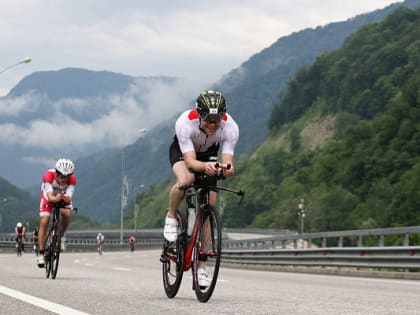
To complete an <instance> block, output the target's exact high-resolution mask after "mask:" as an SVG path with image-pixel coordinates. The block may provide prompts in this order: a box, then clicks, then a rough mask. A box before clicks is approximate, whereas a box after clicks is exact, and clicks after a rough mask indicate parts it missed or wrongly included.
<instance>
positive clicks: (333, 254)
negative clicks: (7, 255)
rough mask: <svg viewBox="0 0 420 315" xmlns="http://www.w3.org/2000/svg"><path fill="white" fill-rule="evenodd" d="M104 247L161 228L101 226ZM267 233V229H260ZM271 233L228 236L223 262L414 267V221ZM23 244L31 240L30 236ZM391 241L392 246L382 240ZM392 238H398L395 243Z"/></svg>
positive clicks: (87, 241) (418, 256) (7, 237)
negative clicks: (364, 227) (404, 224)
mask: <svg viewBox="0 0 420 315" xmlns="http://www.w3.org/2000/svg"><path fill="white" fill-rule="evenodd" d="M101 232H102V233H103V234H104V235H105V246H104V248H105V250H109V251H114V250H127V248H128V242H127V241H126V240H127V239H128V237H129V235H131V234H135V235H136V247H138V248H159V247H161V246H162V242H163V238H162V230H161V229H153V230H138V231H125V232H124V240H125V241H124V242H123V243H121V240H120V234H119V231H115V230H110V231H101ZM224 232H229V233H232V232H233V233H247V234H249V233H258V234H260V236H261V234H263V233H261V230H247V229H225V231H224ZM265 232H267V231H265ZM97 233H98V231H69V232H68V233H66V238H67V250H68V251H96V235H97ZM270 234H271V236H269V237H259V238H247V239H240V240H233V239H229V238H224V239H223V260H222V261H223V262H226V263H234V264H242V265H243V264H245V265H264V266H321V267H326V266H334V267H368V268H377V269H380V268H392V269H402V270H420V244H413V245H410V240H411V239H412V240H415V241H416V242H417V243H420V226H412V227H401V228H385V229H370V230H350V231H335V232H320V233H305V234H297V233H292V232H287V231H282V234H278V232H277V231H270ZM27 243H28V244H32V238H31V236H29V237H28V240H27ZM389 243H392V246H387V244H389ZM396 243H399V244H397V245H396ZM14 246H15V240H14V235H13V234H12V233H8V234H0V252H1V251H4V250H7V251H10V250H11V249H13V248H14Z"/></svg>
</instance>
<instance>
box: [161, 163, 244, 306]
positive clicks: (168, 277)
mask: <svg viewBox="0 0 420 315" xmlns="http://www.w3.org/2000/svg"><path fill="white" fill-rule="evenodd" d="M216 166H217V167H218V168H219V170H221V167H220V166H219V165H218V164H216ZM227 168H230V165H227ZM220 179H223V176H222V175H221V172H219V174H218V175H217V176H216V178H214V177H210V176H207V175H206V174H204V173H195V181H194V184H193V185H191V186H181V187H179V189H181V190H183V191H185V193H186V196H185V208H186V209H185V211H181V210H178V211H177V221H178V238H177V240H176V241H175V242H169V241H167V240H166V239H165V240H164V244H163V249H162V254H161V258H160V261H161V262H162V276H163V286H164V289H165V293H166V295H167V296H168V297H169V298H174V297H175V296H176V294H177V293H178V290H179V287H180V285H181V280H182V276H183V273H184V271H187V270H189V269H190V268H191V269H192V276H193V290H194V291H195V294H196V297H197V299H198V300H199V301H200V302H207V301H208V300H209V299H210V297H211V295H212V294H213V291H214V288H215V287H216V282H217V276H218V273H219V267H220V260H221V255H222V226H221V221H220V217H219V214H218V212H217V211H216V210H215V208H214V207H213V206H211V205H210V203H209V200H210V191H227V192H230V193H233V194H236V195H237V196H240V197H241V200H240V202H239V203H241V202H242V200H243V198H244V196H245V192H244V191H242V190H233V189H230V188H225V187H221V186H218V185H217V183H218V182H219V180H220ZM190 211H192V213H191V212H190ZM191 215H192V216H194V215H195V220H194V221H192V222H193V228H192V227H191V226H190V227H189V228H188V224H187V222H188V221H189V219H190V221H191V218H188V216H191ZM191 229H192V232H191V234H190V235H189V233H188V232H189V231H188V230H191ZM200 262H205V263H206V268H205V269H206V272H207V275H208V279H209V281H210V282H209V285H208V286H200V284H199V281H198V279H199V275H198V267H199V264H200Z"/></svg>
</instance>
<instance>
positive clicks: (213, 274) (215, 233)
mask: <svg viewBox="0 0 420 315" xmlns="http://www.w3.org/2000/svg"><path fill="white" fill-rule="evenodd" d="M202 213H203V216H204V217H203V221H202V222H204V224H209V227H210V235H211V237H210V238H208V240H207V243H208V242H210V244H207V245H208V246H206V247H207V248H203V246H202V245H203V243H204V242H205V240H204V235H203V232H204V230H205V229H206V226H201V227H200V231H199V234H198V237H197V240H196V243H195V246H194V258H193V260H194V262H193V268H192V273H193V288H194V291H195V295H196V297H197V299H198V300H199V301H200V302H202V303H205V302H207V301H208V300H209V299H210V297H211V296H212V294H213V291H214V288H215V287H216V283H217V277H218V274H219V267H220V259H221V256H222V227H221V223H220V218H219V215H218V213H217V212H216V210H215V209H214V208H213V207H212V206H210V205H209V206H208V207H207V209H205V210H204V211H203V212H202ZM207 220H208V223H206V221H207ZM203 260H204V261H207V262H206V268H205V269H206V272H207V274H208V278H209V280H210V284H209V286H207V287H202V286H200V285H199V283H198V272H197V271H198V264H199V261H203Z"/></svg>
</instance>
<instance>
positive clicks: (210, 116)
mask: <svg viewBox="0 0 420 315" xmlns="http://www.w3.org/2000/svg"><path fill="white" fill-rule="evenodd" d="M196 108H197V111H198V113H199V114H200V116H201V118H202V119H203V120H216V121H219V120H220V119H222V118H223V115H224V114H225V113H226V101H225V98H224V96H223V94H222V92H217V91H211V90H209V91H204V92H201V94H200V96H199V97H198V98H197V103H196Z"/></svg>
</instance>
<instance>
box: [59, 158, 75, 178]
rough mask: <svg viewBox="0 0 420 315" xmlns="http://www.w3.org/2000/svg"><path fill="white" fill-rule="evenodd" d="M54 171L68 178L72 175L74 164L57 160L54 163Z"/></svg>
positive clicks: (65, 160)
mask: <svg viewBox="0 0 420 315" xmlns="http://www.w3.org/2000/svg"><path fill="white" fill-rule="evenodd" d="M55 170H56V172H57V173H59V174H61V175H63V176H69V175H71V174H73V173H74V164H73V162H72V161H71V160H69V159H59V160H58V161H57V163H55Z"/></svg>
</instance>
